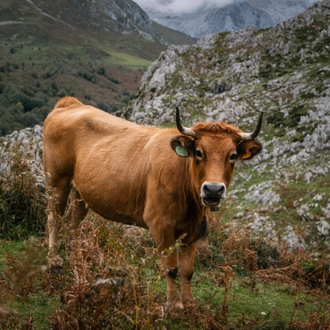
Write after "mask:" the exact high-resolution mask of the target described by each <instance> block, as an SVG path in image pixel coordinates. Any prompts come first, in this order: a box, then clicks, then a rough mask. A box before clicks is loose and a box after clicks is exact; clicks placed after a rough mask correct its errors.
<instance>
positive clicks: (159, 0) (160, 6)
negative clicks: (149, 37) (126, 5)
mask: <svg viewBox="0 0 330 330" xmlns="http://www.w3.org/2000/svg"><path fill="white" fill-rule="evenodd" d="M133 1H134V2H136V3H137V4H138V5H139V6H140V7H141V8H142V9H144V8H147V7H150V8H155V9H156V8H157V10H159V11H162V10H164V11H173V12H188V11H191V10H194V9H197V8H200V7H201V6H207V5H210V4H217V5H218V7H224V6H226V5H228V4H230V3H233V2H234V1H235V0H133Z"/></svg>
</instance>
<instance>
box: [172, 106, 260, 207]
mask: <svg viewBox="0 0 330 330" xmlns="http://www.w3.org/2000/svg"><path fill="white" fill-rule="evenodd" d="M262 115H263V114H262V113H261V114H260V117H259V120H258V124H257V127H256V128H255V130H254V131H253V132H252V133H244V132H242V131H241V130H239V129H238V128H236V127H234V126H232V125H229V124H226V123H222V122H215V123H197V124H195V125H194V126H193V127H191V128H187V127H184V126H182V124H181V120H180V114H179V109H178V108H176V125H177V128H178V130H179V131H180V133H181V135H179V136H176V137H175V138H173V139H172V140H171V146H172V149H173V150H174V151H175V152H176V153H177V154H178V155H179V156H181V157H189V158H190V164H191V165H190V168H189V171H191V174H192V179H193V184H194V187H195V189H197V190H198V192H199V194H200V197H201V201H202V204H203V205H204V206H207V207H211V208H216V207H217V206H218V205H219V204H220V201H221V199H222V198H225V197H226V190H227V188H228V186H229V184H230V182H231V179H232V175H233V170H234V167H235V164H236V162H237V161H239V160H248V159H251V158H252V157H254V156H255V155H256V154H258V153H259V152H260V151H261V148H262V146H261V144H260V142H258V141H257V140H256V137H257V136H258V134H259V131H260V128H261V124H262Z"/></svg>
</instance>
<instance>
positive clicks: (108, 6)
mask: <svg viewBox="0 0 330 330" xmlns="http://www.w3.org/2000/svg"><path fill="white" fill-rule="evenodd" d="M171 38H172V39H171V41H173V40H174V39H175V40H176V42H178V43H180V42H181V41H184V42H186V41H188V40H190V39H191V38H189V37H187V36H184V35H182V33H176V32H175V31H171ZM158 41H161V42H164V43H165V42H166V40H165V38H163V37H162V36H160V34H159V33H158V32H157V31H156V29H155V28H154V26H153V22H152V21H150V19H149V18H148V16H147V15H146V14H145V12H143V11H142V10H141V9H140V8H139V7H138V6H137V5H136V4H135V3H134V2H133V1H130V0H127V1H126V0H122V1H120V0H107V1H106V0H102V1H97V2H95V1H89V0H86V1H76V0H69V1H62V0H61V1H56V2H54V1H50V0H44V1H39V0H3V1H1V2H0V135H5V134H9V133H11V132H12V131H13V130H19V129H22V128H24V127H26V126H33V125H35V124H41V123H42V122H43V120H44V118H45V116H46V115H47V113H48V112H49V111H50V110H51V109H52V107H53V106H54V104H55V103H56V101H57V100H58V99H59V98H60V97H61V96H64V95H75V96H77V97H79V98H81V99H85V101H86V102H89V103H90V104H93V105H95V106H98V107H100V108H102V109H104V110H106V111H109V112H113V111H116V110H118V109H120V108H121V107H122V106H123V105H124V104H126V103H127V102H128V101H129V100H130V98H131V97H132V95H133V94H134V93H135V92H136V90H137V87H138V84H139V80H140V78H141V75H142V73H143V71H144V70H145V69H146V68H147V67H148V66H149V65H150V64H151V61H152V60H155V59H156V58H157V57H158V55H159V53H160V52H161V51H163V50H165V49H166V46H165V45H163V44H160V43H159V42H158Z"/></svg>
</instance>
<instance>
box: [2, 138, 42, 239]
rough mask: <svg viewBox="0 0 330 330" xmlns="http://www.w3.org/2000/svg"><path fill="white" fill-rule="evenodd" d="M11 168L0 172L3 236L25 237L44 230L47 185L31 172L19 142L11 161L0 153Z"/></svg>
mask: <svg viewBox="0 0 330 330" xmlns="http://www.w3.org/2000/svg"><path fill="white" fill-rule="evenodd" d="M0 157H1V158H0V159H1V163H2V164H7V166H8V168H6V169H3V170H2V172H1V173H0V228H1V231H0V238H6V239H22V238H27V237H29V236H31V234H35V235H38V234H39V233H40V232H44V230H45V219H46V216H45V210H46V197H45V194H44V188H43V187H42V186H41V185H40V184H38V182H37V179H36V177H35V176H34V175H33V174H32V173H31V168H30V166H29V160H28V159H27V157H25V156H24V153H23V151H22V149H20V145H19V144H16V145H15V146H14V147H13V149H12V151H11V154H10V157H11V159H10V161H8V159H4V158H5V157H6V156H5V155H4V153H2V155H1V156H0Z"/></svg>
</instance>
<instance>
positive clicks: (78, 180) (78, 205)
mask: <svg viewBox="0 0 330 330" xmlns="http://www.w3.org/2000/svg"><path fill="white" fill-rule="evenodd" d="M261 122H262V115H261V116H260V118H259V122H258V125H257V127H256V129H255V130H254V131H253V132H252V133H249V134H248V133H243V132H242V131H241V130H239V129H238V128H236V127H234V126H231V125H228V124H225V123H222V122H216V123H197V124H195V125H194V126H193V127H192V128H186V127H183V126H182V125H181V121H180V116H179V110H178V109H177V113H176V123H177V128H172V129H161V128H156V127H146V126H140V125H137V124H134V123H131V122H128V121H126V120H124V119H121V118H118V117H115V116H112V115H110V114H107V113H106V112H104V111H101V110H98V109H96V108H94V107H92V106H88V105H84V104H82V103H80V102H79V101H78V100H77V99H75V98H72V97H65V98H63V99H61V100H60V101H59V102H58V103H57V104H56V106H55V109H54V110H53V111H52V112H51V113H50V114H49V115H48V117H47V118H46V120H45V124H44V135H43V147H44V167H45V173H46V178H47V184H48V185H49V202H48V222H47V226H48V232H49V254H48V258H49V264H50V266H61V264H62V260H61V259H60V257H59V256H58V255H57V238H58V232H59V230H60V224H61V221H60V219H61V217H62V216H63V214H64V210H65V208H66V205H67V200H68V197H69V194H70V199H71V200H73V201H75V202H73V203H70V207H69V210H68V217H69V220H70V221H72V223H73V224H74V225H73V227H74V228H77V226H78V225H79V223H80V221H81V220H82V219H83V218H84V217H85V216H86V213H87V211H88V209H89V208H91V209H92V210H94V211H95V212H96V213H98V214H100V215H101V216H102V217H104V218H106V219H109V220H113V221H117V222H121V223H125V224H129V225H136V226H140V227H143V228H147V229H149V230H150V232H151V234H152V236H153V238H154V240H155V243H156V245H157V249H158V252H159V254H160V255H161V256H162V258H163V261H164V262H165V269H166V279H167V300H168V303H169V305H170V306H171V307H183V305H184V304H186V303H188V302H189V301H191V300H192V299H193V296H192V292H191V284H190V281H191V278H192V275H193V268H194V259H195V254H196V250H197V246H198V241H199V240H200V239H201V238H202V237H205V236H206V235H207V221H208V220H207V214H208V212H209V211H210V208H211V209H212V208H217V207H218V205H219V204H220V201H221V199H223V198H225V196H226V190H227V188H228V186H229V184H230V181H231V179H232V175H233V170H234V167H235V163H236V162H237V161H238V160H240V159H250V158H252V157H253V156H254V155H256V154H257V153H259V152H260V150H261V144H260V143H259V142H258V141H256V140H255V138H256V136H257V135H258V133H259V131H260V127H261ZM183 236H185V238H184V239H183V240H182V241H183V243H184V244H183V246H182V247H181V249H180V253H177V252H176V253H171V254H168V255H167V256H166V255H165V253H162V252H163V251H164V250H165V249H169V248H170V247H172V246H174V245H175V243H176V240H177V239H178V238H180V237H183ZM177 277H179V278H180V280H181V295H180V294H179V291H178V289H177V286H176V278H177Z"/></svg>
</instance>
